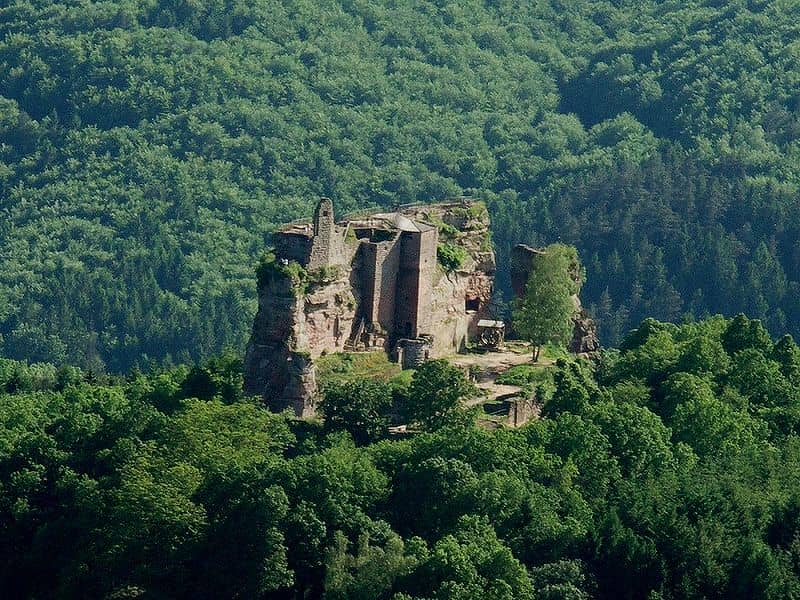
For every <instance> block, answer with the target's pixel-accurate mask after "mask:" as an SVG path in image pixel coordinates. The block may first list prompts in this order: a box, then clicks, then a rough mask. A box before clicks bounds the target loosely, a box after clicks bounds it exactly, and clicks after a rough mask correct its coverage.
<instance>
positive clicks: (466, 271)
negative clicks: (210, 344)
mask: <svg viewBox="0 0 800 600" xmlns="http://www.w3.org/2000/svg"><path fill="white" fill-rule="evenodd" d="M331 210H332V208H331ZM318 212H319V209H318ZM400 214H402V215H403V216H404V217H406V218H407V220H410V221H409V222H410V223H412V225H413V223H414V222H417V223H424V224H428V225H431V226H434V227H436V229H437V230H438V240H439V242H438V246H439V250H440V251H443V252H444V253H445V254H447V255H448V256H449V257H450V259H451V260H450V261H440V262H447V265H446V266H445V265H444V264H435V265H433V268H429V267H425V268H424V269H421V270H420V272H421V273H423V277H424V278H425V281H424V282H422V283H423V288H422V289H423V290H424V298H422V302H421V303H420V304H421V309H420V310H421V312H422V314H420V315H419V319H418V321H419V323H421V324H422V325H420V327H419V329H420V336H421V338H423V341H424V342H425V344H426V345H427V350H426V354H429V355H430V356H431V357H435V356H442V355H447V354H452V353H454V352H456V351H458V350H459V349H462V348H463V347H464V346H465V345H466V344H467V343H468V342H469V341H471V340H473V339H475V337H476V335H477V322H478V320H479V319H481V318H485V317H486V316H487V310H488V305H489V301H490V299H491V295H492V288H493V283H494V271H495V259H494V252H493V251H492V246H491V240H490V231H489V215H488V213H487V211H486V208H485V207H484V206H483V205H482V204H480V203H475V202H464V201H457V202H452V203H442V204H434V205H427V206H415V207H412V208H409V209H406V210H403V211H401V212H400ZM392 215H393V214H392V213H384V214H376V215H373V216H374V217H376V220H377V221H380V222H384V223H387V222H388V223H391V222H392V220H393V219H394V221H395V222H399V221H397V219H396V218H395V217H393V216H392ZM367 219H368V218H367ZM365 223H366V221H365V220H364V219H362V220H361V221H359V222H358V223H356V222H355V221H352V222H349V223H348V222H344V223H340V224H338V225H336V226H335V227H334V230H335V231H339V232H340V233H341V236H340V239H339V238H337V241H336V244H337V246H336V248H335V252H334V253H329V254H332V255H334V256H335V257H336V260H335V261H329V263H331V262H332V263H333V264H327V265H323V266H322V267H318V268H313V269H311V268H310V266H311V265H310V264H307V265H305V266H303V265H301V264H300V263H298V262H297V261H296V260H291V259H290V258H289V256H290V255H289V254H288V253H286V252H285V253H284V254H286V256H284V257H281V256H275V257H272V258H271V259H270V260H267V261H266V262H265V263H264V264H262V266H261V267H260V269H259V289H258V298H259V307H258V314H257V315H256V318H255V321H254V323H253V332H252V335H251V338H250V343H249V344H248V347H247V353H246V356H245V391H246V392H247V393H249V394H253V395H259V396H261V397H262V398H263V399H264V402H265V403H266V404H267V405H268V406H269V407H270V409H272V410H276V411H280V410H287V409H288V410H292V411H293V412H294V413H295V414H296V415H298V416H308V415H311V414H313V412H314V408H315V403H316V393H317V391H316V381H315V369H314V363H313V361H314V359H316V358H318V357H319V356H320V355H322V354H323V353H330V352H340V351H343V350H352V349H367V350H373V351H387V352H389V353H390V355H393V354H394V350H395V346H396V345H397V344H398V342H400V341H401V340H402V338H404V337H406V335H405V334H404V332H403V331H402V330H401V324H400V323H398V324H397V326H396V328H395V330H393V331H387V330H384V329H383V328H380V327H378V326H376V325H375V324H374V323H373V324H370V323H368V322H365V321H366V320H365V314H367V312H368V311H367V310H366V304H364V303H368V302H372V301H373V299H374V298H375V294H376V292H375V290H374V289H373V287H374V285H375V276H374V273H372V271H374V267H372V271H371V270H370V265H371V264H374V262H373V263H371V262H370V261H369V258H368V255H367V253H366V252H364V250H365V248H367V246H368V244H367V240H371V241H373V242H374V240H375V232H374V231H372V230H371V228H372V227H373V225H374V224H371V225H369V226H368V225H366V224H365ZM402 223H405V225H403V226H407V225H408V223H406V222H405V221H403V222H402ZM387 227H388V229H387V230H386V232H388V233H387V236H388V237H387V241H386V242H380V243H386V244H391V243H394V242H392V241H391V240H392V239H399V238H396V237H395V238H393V237H392V236H399V235H402V233H401V231H399V230H398V231H394V230H392V227H393V226H392V225H389V226H387ZM368 229H369V230H370V231H371V233H369V232H368V231H367V230H368ZM428 229H430V228H428ZM382 231H383V230H382ZM348 232H351V233H352V235H349V233H348ZM434 233H436V232H434ZM367 234H369V235H370V236H371V237H370V238H358V237H357V236H358V235H367ZM293 235H294V234H293ZM333 237H336V236H333ZM433 239H434V241H435V240H436V239H437V238H436V237H434V238H433ZM284 241H285V240H284ZM290 241H292V240H290ZM294 241H296V240H294ZM308 243H309V244H310V245H312V246H313V245H314V244H318V243H319V239H318V238H313V239H312V240H310V241H309V242H308ZM339 246H343V247H342V248H339ZM292 256H293V255H292ZM420 260H424V257H421V258H420ZM434 260H435V259H434ZM373 261H374V257H373ZM388 264H389V263H388V262H386V263H384V266H386V265H388ZM403 281H404V280H400V279H391V278H389V279H387V278H386V277H385V276H384V277H383V278H382V279H380V286H379V287H382V288H383V292H384V293H383V294H382V296H381V298H382V300H381V302H382V304H381V306H383V305H388V304H391V303H392V302H393V299H394V298H395V296H396V297H398V298H399V297H400V296H401V293H400V292H402V289H401V288H402V285H403ZM391 286H400V287H399V288H398V289H397V290H395V289H392V288H391ZM395 292H397V294H395ZM378 312H380V311H378ZM381 314H382V313H381ZM389 321H391V319H389Z"/></svg>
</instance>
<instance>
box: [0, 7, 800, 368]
mask: <svg viewBox="0 0 800 600" xmlns="http://www.w3.org/2000/svg"><path fill="white" fill-rule="evenodd" d="M799 13H800V7H798V5H797V4H796V3H791V2H785V1H783V0H775V1H761V0H759V1H750V2H744V1H743V0H729V1H724V2H719V1H706V2H699V1H689V2H675V1H669V2H656V1H654V0H645V1H641V2H639V1H637V2H630V1H627V0H620V1H615V2H610V1H592V2H589V1H586V0H574V1H570V2H560V1H558V0H543V1H538V2H506V1H504V0H491V1H487V2H478V1H476V0H472V1H465V2H447V3H445V2H433V1H430V2H427V1H422V0H397V1H392V2H388V1H383V0H314V1H310V0H288V1H282V2H277V1H274V0H248V1H244V0H204V1H203V2H195V1H189V0H118V1H114V2H108V1H91V0H85V1H77V0H75V1H73V0H56V1H51V0H11V1H10V2H5V3H3V7H2V8H0V257H2V267H3V268H2V269H0V335H1V336H2V337H1V338H0V351H1V352H2V354H4V355H6V356H9V357H14V358H19V359H28V360H39V361H42V360H43V361H50V362H54V363H61V362H64V361H68V362H72V363H74V364H79V365H81V366H83V367H85V368H87V369H90V370H92V371H93V372H96V373H97V372H102V371H103V370H109V371H114V372H123V371H125V370H126V369H128V368H129V367H131V366H132V365H135V364H141V365H147V364H148V362H149V361H155V362H156V363H160V362H162V361H165V360H167V361H169V360H173V361H177V362H188V361H192V360H199V359H203V358H204V357H208V356H210V355H212V354H214V353H216V352H218V351H219V350H220V349H222V348H224V347H232V348H237V349H240V348H242V347H243V345H244V342H245V340H246V336H247V333H248V329H249V327H250V324H251V322H252V315H253V313H254V310H255V284H254V278H253V268H254V265H255V264H256V262H257V260H258V257H259V255H260V254H261V253H262V252H263V250H264V248H265V246H266V245H267V244H268V238H269V233H270V231H271V230H272V229H273V228H274V226H275V225H276V224H277V223H281V222H284V221H287V220H290V219H294V218H297V217H300V216H306V215H308V214H310V210H311V206H312V205H313V203H314V202H315V200H316V198H317V197H319V196H321V195H327V196H329V197H331V198H334V199H335V201H336V203H337V206H338V207H339V208H340V209H342V210H344V211H347V210H352V209H357V208H361V207H365V206H372V205H381V206H387V205H391V204H396V203H404V202H411V201H417V200H426V201H427V200H437V199H441V198H443V197H446V196H450V195H457V194H462V193H469V194H474V195H476V196H478V197H480V198H482V199H484V200H485V201H486V202H487V204H488V205H489V207H490V210H491V213H492V217H493V219H494V229H495V243H496V246H497V250H498V254H499V258H500V261H499V262H500V264H505V262H506V261H505V258H506V257H507V253H508V251H509V248H510V245H511V244H512V243H516V242H528V243H532V244H541V245H544V244H547V243H551V242H554V241H559V240H560V241H562V242H565V243H570V244H574V245H576V246H577V247H578V249H579V251H580V254H581V257H582V258H583V260H584V262H585V263H586V266H587V275H588V277H587V280H588V284H587V286H586V288H585V289H584V295H585V303H586V304H588V305H590V308H592V309H593V311H594V313H595V315H596V316H597V318H598V320H599V323H600V328H601V336H602V337H603V341H604V342H605V343H607V344H610V345H613V344H615V343H616V342H618V341H619V340H620V338H621V336H622V335H623V334H624V332H625V331H627V330H628V329H629V328H630V327H632V326H633V325H634V324H636V323H638V322H639V321H640V320H641V319H642V318H644V317H645V316H654V317H656V318H659V319H662V320H680V319H681V318H682V317H683V316H685V315H692V316H694V317H697V318H699V317H702V316H703V315H706V314H709V313H711V314H714V313H717V312H722V313H724V314H727V315H732V314H734V313H736V312H738V311H740V310H743V311H745V312H747V313H748V314H749V315H750V316H752V317H758V318H761V319H763V320H764V322H765V323H766V324H767V325H768V327H769V328H770V330H771V331H772V332H773V334H776V335H777V334H778V333H782V332H783V331H786V330H789V331H791V332H793V333H795V334H798V333H800V304H798V302H800V301H799V300H798V298H800V288H799V287H798V286H799V285H800V283H799V281H798V277H800V246H798V241H797V240H798V239H800V232H799V231H798V227H799V225H798V224H799V223H800V215H798V210H799V209H798V206H799V204H798V202H797V201H796V198H797V192H798V189H797V188H798V177H799V175H798V174H799V173H800V169H799V168H798V164H800V158H798V148H800V146H798V142H797V136H798V132H800V120H798V114H799V113H798V111H800V99H799V98H798V92H797V90H798V89H800V87H799V86H798V83H800V46H798V41H797V40H798V39H800V31H798V28H800V25H799V24H798V23H800V19H798V16H800V14H799ZM500 276H501V280H500V284H501V285H500V287H501V288H502V289H505V290H507V288H508V281H507V279H503V277H505V274H504V273H500Z"/></svg>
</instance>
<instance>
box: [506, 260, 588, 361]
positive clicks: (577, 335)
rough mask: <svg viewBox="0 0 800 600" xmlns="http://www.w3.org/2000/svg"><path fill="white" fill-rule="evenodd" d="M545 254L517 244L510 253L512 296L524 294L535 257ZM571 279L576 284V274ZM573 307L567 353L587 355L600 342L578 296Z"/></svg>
mask: <svg viewBox="0 0 800 600" xmlns="http://www.w3.org/2000/svg"><path fill="white" fill-rule="evenodd" d="M544 254H545V251H544V250H540V249H536V248H531V247H530V246H526V245H525V244H517V245H516V246H514V248H513V249H512V251H511V287H512V289H513V291H514V296H515V297H517V298H520V297H521V296H522V295H523V294H524V293H525V286H526V285H527V283H528V278H529V277H530V273H531V269H533V265H534V263H535V261H536V257H537V256H542V255H544ZM573 279H574V280H575V281H576V282H578V281H579V279H578V274H577V273H575V274H573ZM572 302H573V303H574V305H575V314H574V315H573V316H572V323H573V330H572V340H571V341H570V343H569V351H570V352H574V353H575V354H587V353H591V352H596V351H597V350H599V349H600V340H599V338H598V337H597V326H596V324H595V322H594V320H593V319H592V318H591V317H590V316H589V313H587V312H586V309H584V308H583V306H582V305H581V301H580V298H579V297H578V294H575V295H574V296H573V297H572Z"/></svg>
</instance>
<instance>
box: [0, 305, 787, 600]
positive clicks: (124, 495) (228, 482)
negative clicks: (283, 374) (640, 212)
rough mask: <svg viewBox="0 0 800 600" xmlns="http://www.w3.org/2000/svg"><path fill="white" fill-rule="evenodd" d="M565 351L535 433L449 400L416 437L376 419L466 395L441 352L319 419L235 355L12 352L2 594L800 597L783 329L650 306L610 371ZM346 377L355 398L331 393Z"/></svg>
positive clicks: (0, 529) (362, 385)
mask: <svg viewBox="0 0 800 600" xmlns="http://www.w3.org/2000/svg"><path fill="white" fill-rule="evenodd" d="M552 371H553V376H552V380H551V383H552V385H551V386H550V391H549V392H548V394H547V402H546V403H545V405H544V408H543V416H544V418H542V419H538V420H535V421H533V422H531V423H529V424H528V425H526V426H524V427H522V428H520V429H497V430H493V431H489V430H486V429H484V428H479V427H476V426H475V425H474V424H473V419H472V415H471V414H470V413H469V412H466V411H465V409H458V408H457V407H455V408H453V409H451V411H450V412H449V414H448V418H447V419H441V418H431V417H432V416H435V415H430V414H427V415H426V414H425V413H424V412H417V413H416V414H417V415H418V417H419V418H418V419H417V420H419V422H420V423H421V424H422V429H423V431H421V432H419V433H416V434H414V435H411V436H405V437H398V436H388V435H387V430H386V427H385V424H384V426H378V427H375V426H374V425H375V424H376V423H378V424H380V419H381V411H382V410H385V407H386V402H385V400H386V398H388V397H390V396H394V398H395V400H396V401H397V402H399V404H400V405H401V406H403V407H405V408H406V409H407V410H409V414H412V415H413V414H414V411H418V410H420V409H424V408H425V407H430V403H427V402H421V401H422V400H424V399H425V397H426V394H429V393H431V390H433V391H434V392H435V393H436V394H437V397H438V398H440V399H441V398H442V397H443V396H442V394H445V395H450V396H452V397H454V398H458V397H459V396H460V395H462V394H463V393H465V391H466V390H467V388H468V387H469V384H468V383H467V381H466V380H465V379H464V375H463V373H461V372H460V371H459V370H458V369H456V368H454V367H451V366H449V365H447V363H444V362H443V361H432V362H429V363H426V366H424V367H423V368H421V369H420V370H419V371H417V373H416V374H415V375H413V376H412V377H411V378H410V381H409V380H407V381H405V383H403V382H397V381H396V382H394V383H393V384H390V383H382V382H381V381H366V380H365V378H364V377H363V376H362V375H361V374H356V373H352V375H354V381H351V382H350V383H348V382H346V381H345V382H342V381H340V382H338V383H337V384H336V387H335V388H331V389H333V390H335V391H334V392H333V393H329V394H328V397H327V398H326V400H325V402H324V403H323V409H324V410H326V411H328V412H327V413H326V416H329V417H330V418H328V419H327V420H326V421H325V423H324V425H322V424H320V423H319V422H314V421H298V420H294V419H290V418H288V417H286V415H277V414H271V413H269V412H267V411H266V410H265V409H264V408H263V406H260V405H258V404H254V403H252V402H250V401H248V400H247V399H244V398H242V397H241V379H242V374H241V363H240V361H238V360H237V359H235V358H231V357H222V358H217V359H214V360H212V361H209V362H208V363H206V364H205V365H204V366H202V367H193V368H188V367H175V368H172V369H170V370H166V371H162V372H154V373H152V374H149V375H143V374H141V373H133V374H131V375H130V376H129V377H128V378H127V379H124V380H122V379H114V378H105V379H101V380H98V379H97V378H96V377H95V376H93V375H92V374H91V373H88V372H84V371H81V370H79V369H77V368H75V367H60V368H56V367H54V366H52V365H44V364H40V365H35V366H26V365H25V364H23V363H19V362H15V361H11V360H6V359H4V360H0V484H1V485H0V588H2V589H3V591H4V597H5V598H42V599H47V598H87V597H91V598H296V599H300V598H318V597H325V598H331V599H345V598H347V599H359V598H360V599H364V600H367V599H369V600H383V599H385V600H389V599H392V600H413V599H423V598H428V599H436V600H472V599H475V598H486V599H490V600H511V599H530V600H533V599H555V598H560V599H565V598H569V599H574V600H580V599H584V598H590V597H591V598H601V599H609V600H611V599H619V598H652V599H657V598H663V599H669V598H752V599H759V598H774V599H776V600H777V599H784V598H797V597H798V596H800V437H798V434H800V349H799V348H798V347H797V345H796V344H795V343H794V342H793V341H792V340H791V338H789V337H788V336H786V337H784V338H781V339H780V340H779V341H778V342H777V343H773V342H772V341H771V340H770V338H769V336H768V334H767V332H766V330H765V329H764V328H763V326H762V325H761V324H760V323H759V322H758V321H750V320H748V319H747V318H745V317H742V316H740V317H736V318H734V319H733V320H729V321H726V320H724V319H722V318H720V317H716V318H712V319H709V320H706V321H702V322H699V323H695V324H689V325H682V326H675V325H669V324H664V323H660V322H657V321H654V320H647V321H645V322H643V323H642V324H641V326H640V327H639V328H638V329H636V330H634V331H633V332H632V333H630V334H629V335H628V336H626V338H625V339H624V340H623V343H622V346H621V350H620V351H612V352H607V353H605V354H604V356H603V359H602V362H601V363H600V366H599V367H595V366H593V365H592V364H590V363H587V362H583V361H577V360H575V359H571V360H569V361H567V360H562V361H560V362H559V363H558V365H557V367H555V368H553V369H552ZM337 375H338V376H340V377H343V376H344V375H345V374H344V373H342V372H340V373H338V374H337ZM348 394H349V395H350V399H349V400H348V401H347V402H345V403H344V405H346V406H347V407H348V408H349V409H350V410H349V411H348V412H341V411H338V410H334V409H335V408H336V407H341V406H342V405H341V404H339V403H338V402H339V400H338V399H340V398H341V397H342V396H343V395H344V396H346V395H348ZM423 405H424V406H423ZM356 407H360V408H363V409H365V410H364V411H363V412H358V411H356V410H353V409H354V408H356ZM381 407H383V409H382V408H381ZM364 415H372V416H371V417H368V418H364ZM414 418H415V419H416V417H414ZM351 434H352V435H351ZM354 440H355V441H354Z"/></svg>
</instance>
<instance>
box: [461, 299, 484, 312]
mask: <svg viewBox="0 0 800 600" xmlns="http://www.w3.org/2000/svg"><path fill="white" fill-rule="evenodd" d="M480 308H481V301H480V300H479V299H478V298H466V299H465V300H464V310H466V311H467V312H478V311H479V310H480Z"/></svg>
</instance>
